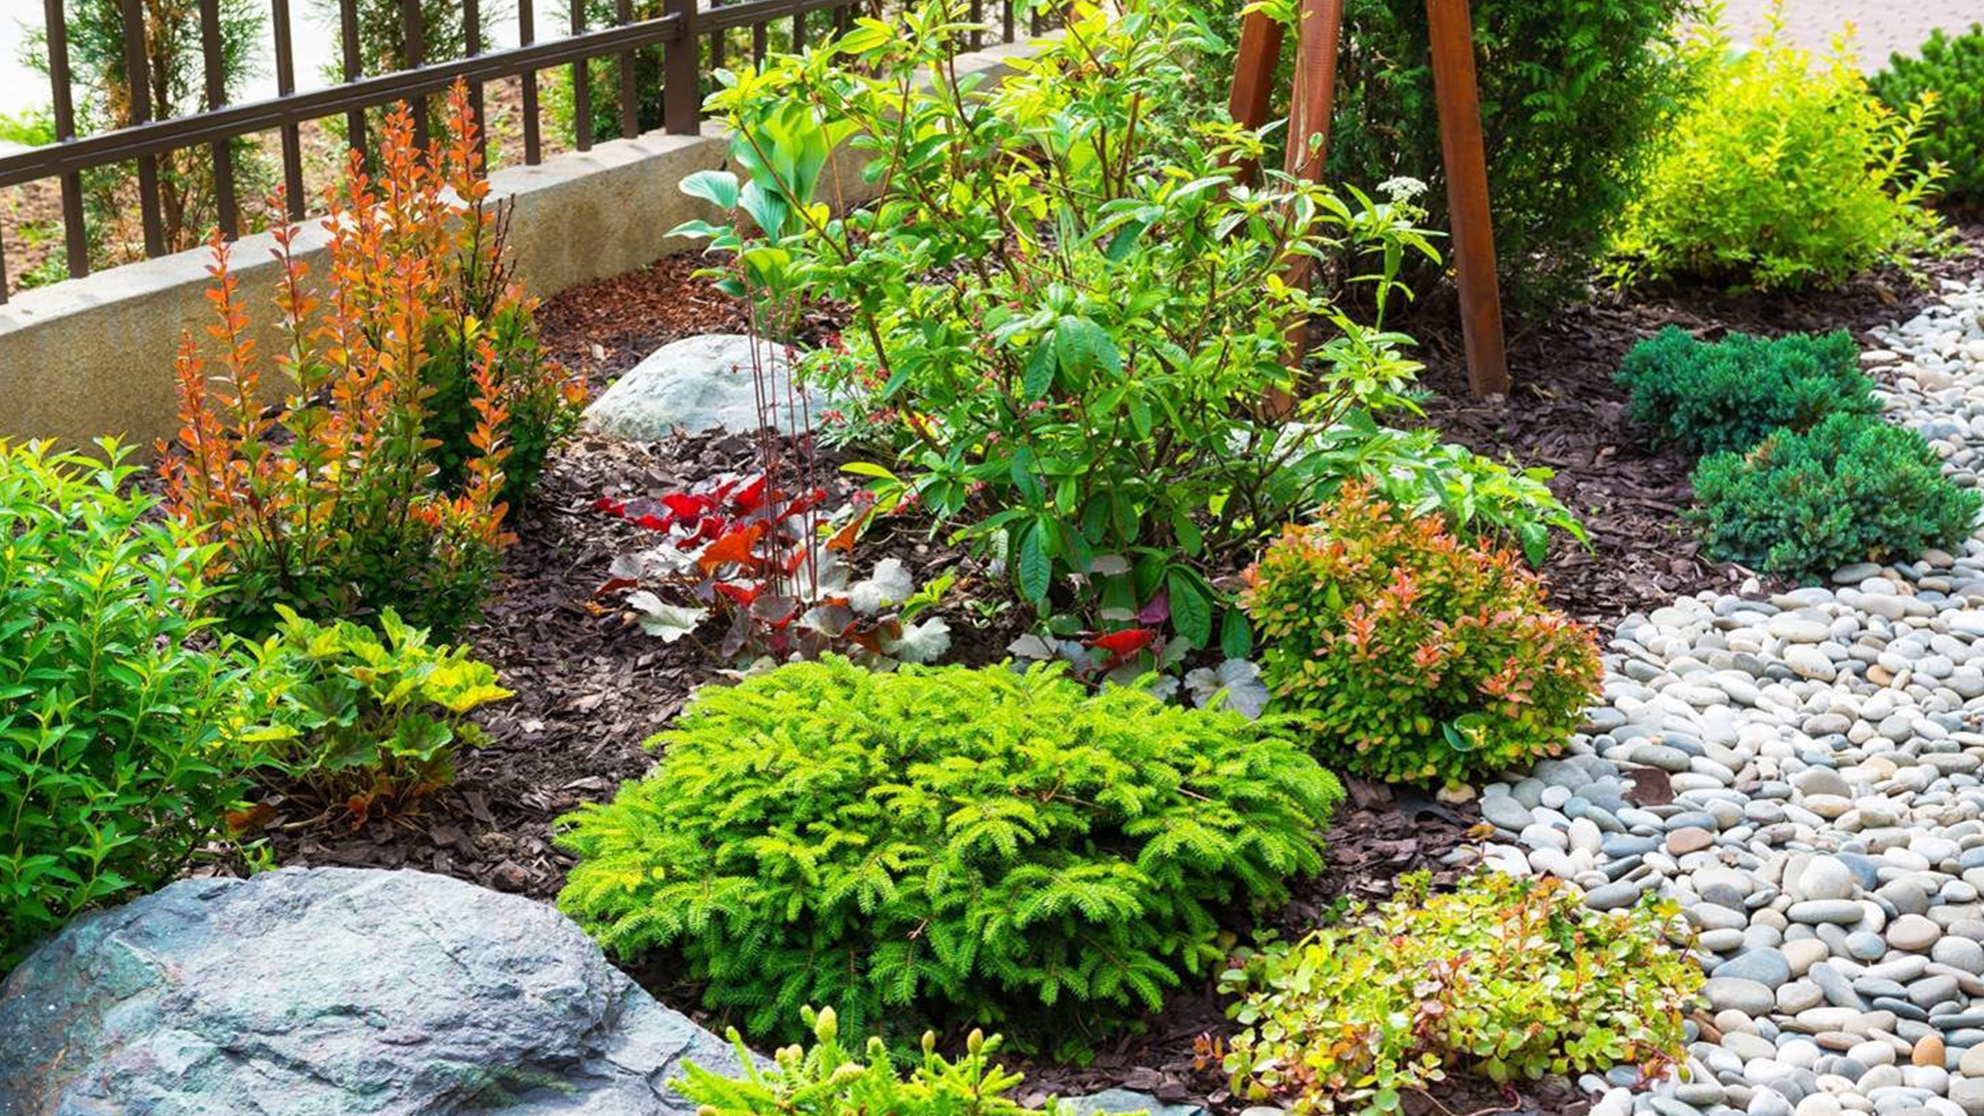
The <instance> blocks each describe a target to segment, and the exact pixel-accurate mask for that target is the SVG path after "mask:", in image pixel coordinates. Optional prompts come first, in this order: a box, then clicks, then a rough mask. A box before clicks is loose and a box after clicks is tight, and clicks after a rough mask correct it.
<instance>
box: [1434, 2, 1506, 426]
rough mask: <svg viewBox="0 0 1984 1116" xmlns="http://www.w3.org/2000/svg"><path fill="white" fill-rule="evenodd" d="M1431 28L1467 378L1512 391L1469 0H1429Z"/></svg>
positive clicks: (1482, 388)
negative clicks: (1503, 325) (1468, 7)
mask: <svg viewBox="0 0 1984 1116" xmlns="http://www.w3.org/2000/svg"><path fill="white" fill-rule="evenodd" d="M1426 27H1427V38H1428V39H1429V41H1430V42H1431V45H1432V53H1433V96H1434V98H1435V100H1436V101H1437V102H1438V104H1439V109H1440V154H1441V159H1442V161H1443V163H1444V164H1445V166H1446V171H1447V211H1448V214H1449V217H1448V221H1449V223H1450V224H1451V225H1452V228H1453V238H1454V280H1455V282H1456V284H1457V285H1458V286H1459V287H1460V327H1461V336H1462V339H1463V341H1464V343H1465V345H1466V348H1467V381H1468V384H1469V386H1471V387H1472V388H1473V389H1474V394H1475V395H1477V396H1482V395H1503V394H1507V392H1508V390H1509V362H1508V353H1507V352H1506V350H1505V349H1504V348H1503V344H1502V298H1501V294H1500V292H1499V291H1498V289H1497V287H1496V282H1495V227H1494V225H1493V223H1492V222H1491V221H1490V219H1489V215H1488V159H1487V155H1486V153H1485V151H1484V150H1483V147H1482V142H1481V103H1480V98H1479V94H1478V93H1477V92H1476V89H1475V74H1474V31H1473V27H1472V23H1471V21H1470V19H1469V18H1468V11H1467V0H1426Z"/></svg>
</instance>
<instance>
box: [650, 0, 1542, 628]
mask: <svg viewBox="0 0 1984 1116" xmlns="http://www.w3.org/2000/svg"><path fill="white" fill-rule="evenodd" d="M964 10H965V6H964V5H962V4H959V3H947V2H944V0H932V2H929V3H924V4H921V5H919V6H917V7H916V8H915V9H914V10H913V11H910V12H908V13H905V14H904V16H903V17H902V19H901V20H900V21H892V22H882V21H878V20H861V21H859V22H858V23H857V25H856V27H855V28H854V29H853V30H852V31H851V32H849V33H848V34H847V35H846V36H844V37H842V38H841V39H840V40H839V41H838V43H837V45H836V46H834V47H832V48H827V49H821V50H818V51H813V52H809V53H808V54H807V55H806V56H805V57H803V58H785V59H780V60H778V61H777V62H775V63H774V64H773V65H771V66H770V67H768V68H767V70H766V71H765V72H764V73H761V74H741V75H730V76H729V77H728V78H727V80H728V81H729V86H728V88H726V89H725V90H723V91H721V92H720V93H718V94H716V95H715V96H713V97H712V98H711V104H712V106H713V107H714V108H715V109H717V110H718V111H719V112H721V113H722V114H723V115H724V116H725V117H727V120H728V123H729V124H730V125H731V127H732V129H733V132H734V134H735V135H736V136H737V137H738V140H737V142H736V144H734V146H733V152H734V154H735V155H736V162H737V163H738V164H739V165H741V166H743V167H744V168H745V169H746V170H747V171H749V172H750V178H749V180H748V181H747V182H744V183H743V184H741V185H740V184H739V181H738V180H737V178H736V177H734V176H732V175H729V174H727V173H726V174H712V175H701V176H697V178H696V179H695V180H694V181H693V182H685V183H684V188H685V189H688V190H691V191H693V192H695V193H697V194H698V196H701V197H704V198H706V199H708V200H710V201H712V202H715V203H716V204H717V205H718V206H719V207H721V208H722V209H723V210H725V211H727V212H729V213H730V214H731V216H732V218H733V224H731V225H730V226H728V227H723V228H716V227H712V226H710V225H707V224H705V223H703V222H694V223H692V224H691V225H688V226H684V228H683V229H681V230H678V231H680V232H687V233H694V234H701V235H707V236H710V237H712V240H713V247H716V248H720V249H726V250H730V251H732V252H734V253H735V257H734V263H733V264H732V267H734V269H735V271H736V273H737V274H736V275H735V276H734V281H735V283H736V288H737V289H738V290H741V291H745V292H748V293H751V294H752V295H753V296H754V297H758V298H760V299H762V300H765V301H768V302H772V303H781V302H784V301H785V300H788V299H791V300H801V299H830V300H834V301H836V302H838V303H839V304H841V305H845V306H847V307H849V311H850V315H851V319H852V320H851V322H850V324H849V325H848V326H847V328H846V329H845V330H844V331H843V333H842V334H841V337H842V339H843V340H844V342H845V345H844V348H842V349H838V350H836V349H831V348H830V349H825V350H821V351H820V352H818V353H815V354H811V355H809V357H808V359H807V361H806V363H805V365H804V367H803V368H802V375H803V376H805V377H807V378H810V379H812V380H813V381H815V382H817V383H819V384H821V385H823V386H824V387H826V388H828V389H829V390H830V391H833V392H837V393H840V394H841V395H842V396H843V398H846V399H848V400H850V406H852V407H856V408H857V409H859V410H860V411H862V412H864V413H866V414H873V415H880V416H884V417H883V418H881V419H878V420H875V421H871V422H867V423H866V424H865V426H866V428H867V429H870V430H871V431H874V432H875V436H876V437H877V439H878V441H879V442H880V443H881V446H880V448H882V449H883V450H884V451H888V452H893V453H895V454H896V455H897V461H896V463H895V468H894V469H890V468H888V467H886V466H881V465H868V464H865V463H864V464H862V465H861V466H859V470H860V471H862V472H864V473H867V474H869V475H872V476H875V477H876V480H875V482H874V485H873V486H872V487H873V488H874V490H875V491H876V492H877V495H878V499H880V500H881V501H882V505H883V507H884V508H887V507H888V506H890V505H892V504H893V503H894V502H896V501H899V500H902V499H916V500H920V501H921V502H922V503H923V504H924V505H925V506H927V507H928V508H929V509H930V510H931V511H933V512H934V513H936V514H937V515H938V516H940V517H942V518H944V519H946V520H949V521H952V522H955V523H957V524H959V526H960V529H961V531H962V534H963V536H964V538H966V539H967V540H969V542H970V543H971V544H973V545H974V546H976V547H977V548H978V549H979V550H980V551H981V552H982V553H985V554H987V555H991V556H994V557H999V558H1003V559H1005V560H1006V563H1007V568H1008V569H1009V570H1010V571H1011V574H1012V577H1013V579H1014V584H1015V586H1016V587H1017V589H1018V590H1019V592H1020V594H1021V596H1023V597H1024V598H1025V599H1026V600H1028V601H1030V602H1033V603H1035V604H1036V605H1039V606H1041V607H1042V608H1043V609H1044V610H1052V609H1055V608H1060V609H1071V608H1072V609H1092V610H1093V611H1094V612H1095V613H1096V614H1097V615H1098V616H1099V617H1101V622H1098V623H1097V624H1096V625H1095V626H1097V627H1100V626H1101V624H1102V622H1110V621H1111V620H1112V618H1113V619H1114V620H1115V621H1118V622H1119V621H1120V618H1121V617H1124V616H1129V615H1134V614H1136V613H1138V612H1139V611H1146V610H1148V611H1152V612H1157V611H1162V612H1163V613H1164V614H1165V615H1166V616H1167V617H1168V620H1169V623H1170V625H1171V627H1172V629H1173V632H1174V634H1175V635H1176V636H1177V637H1179V638H1182V639H1184V640H1187V641H1189V642H1191V643H1192V644H1194V645H1196V646H1199V647H1205V646H1208V645H1209V644H1211V642H1212V641H1213V638H1214V633H1215V632H1225V631H1227V630H1235V631H1242V632H1244V625H1236V624H1229V623H1227V622H1224V621H1223V618H1222V617H1221V615H1220V614H1221V611H1222V609H1223V607H1224V605H1225V603H1226V602H1225V601H1224V600H1223V594H1220V593H1217V592H1215V590H1214V589H1213V587H1212V581H1211V579H1212V578H1213V577H1214V576H1217V575H1218V574H1219V573H1222V572H1224V571H1225V570H1228V569H1231V568H1232V566H1234V565H1236V564H1238V562H1239V561H1241V560H1243V559H1244V556H1245V555H1248V554H1251V553H1252V552H1253V551H1254V550H1255V549H1256V548H1257V547H1258V545H1259V543H1260V542H1261V541H1262V540H1263V539H1265V538H1266V537H1267V536H1268V535H1269V534H1271V533H1272V532H1273V531H1274V529H1275V528H1276V527H1277V526H1278V525H1279V524H1280V523H1282V522H1285V521H1286V520H1287V519H1288V518H1289V517H1290V516H1291V515H1293V514H1294V513H1295V511H1296V510H1297V509H1299V508H1302V507H1307V506H1311V505H1312V504H1313V503H1314V501H1315V500H1317V499H1319V498H1320V496H1321V495H1322V494H1324V493H1327V492H1328V491H1330V490H1332V489H1333V488H1334V487H1335V485H1337V484H1339V483H1341V482H1342V481H1343V480H1344V479H1345V478H1346V477H1347V476H1359V475H1365V474H1367V473H1382V472H1385V471H1387V470H1388V469H1389V468H1390V466H1392V465H1393V464H1399V465H1400V466H1401V469H1402V471H1403V473H1404V475H1421V474H1420V473H1419V472H1418V471H1417V470H1418V466H1419V465H1420V462H1419V461H1418V460H1417V458H1416V456H1415V450H1416V449H1417V447H1418V446H1419V444H1420V443H1417V442H1415V441H1413V440H1412V439H1410V438H1407V437H1405V436H1402V435H1399V434H1398V433H1397V432H1396V431H1392V430H1388V429H1386V428H1385V427H1383V426H1381V425H1379V424H1378V423H1377V422H1376V421H1375V420H1374V419H1373V417H1372V416H1373V415H1374V414H1376V413H1379V412H1385V411H1409V410H1410V409H1411V398H1410V396H1409V394H1408V392H1409V389H1410V386H1411V384H1412V380H1413V377H1414V375H1415V373H1416V371H1417V369H1418V365H1417V364H1415V363H1413V362H1412V361H1410V360H1408V359H1406V358H1405V357H1404V356H1403V355H1402V353H1401V351H1400V350H1401V346H1402V345H1403V344H1405V343H1406V341H1407V339H1406V338H1404V337H1402V336H1400V335H1398V334H1396V333H1391V332H1387V331H1385V329H1384V328H1383V312H1384V308H1385V307H1386V305H1387V304H1388V303H1391V302H1394V301H1396V299H1397V298H1399V297H1402V294H1401V291H1400V289H1399V287H1398V285H1397V283H1396V274H1397V271H1398V268H1399V267H1400V266H1401V264H1402V260H1403V259H1404V258H1405V257H1406V256H1410V255H1413V254H1424V255H1428V256H1431V255H1432V254H1433V253H1432V249H1431V248H1430V247H1429V245H1428V243H1427V241H1426V240H1425V238H1424V237H1423V236H1422V235H1421V234H1420V233H1419V232H1418V231H1417V230H1416V229H1415V228H1414V227H1413V222H1414V220H1415V219H1416V217H1417V215H1418V214H1417V211H1416V210H1414V209H1413V208H1412V207H1411V206H1410V205H1403V204H1400V203H1398V202H1396V201H1376V200H1372V199H1371V198H1368V197H1365V196H1363V195H1347V196H1345V197H1338V196H1336V195H1334V194H1332V193H1330V192H1328V191H1326V190H1324V189H1322V188H1320V187H1317V186H1315V185H1313V184H1309V183H1305V182H1298V181H1294V180H1291V179H1289V178H1288V177H1287V176H1280V175H1274V174H1270V175H1269V176H1267V179H1266V182H1265V184H1264V186H1263V187H1262V188H1260V189H1250V188H1243V187H1236V186H1235V185H1234V184H1233V182H1232V175H1233V173H1234V170H1233V164H1234V163H1235V162H1236V161H1238V160H1240V159H1242V158H1246V157H1257V156H1259V155H1260V154H1261V152H1262V150H1263V147H1262V144H1263V137H1262V135H1261V134H1256V133H1250V132H1247V131H1245V130H1243V129H1240V128H1239V127H1238V126H1236V125H1234V124H1233V123H1232V122H1231V121H1223V120H1220V119H1217V116H1218V114H1207V113H1204V112H1202V111H1185V109H1184V106H1183V105H1181V103H1180V102H1179V100H1178V98H1179V96H1180V93H1179V90H1180V89H1181V88H1182V85H1181V82H1182V80H1183V71H1182V69H1181V67H1180V63H1179V61H1178V59H1179V57H1180V56H1183V55H1189V53H1190V52H1191V50H1192V49H1193V48H1194V46H1195V44H1197V43H1199V42H1200V40H1201V39H1202V37H1203V36H1202V32H1201V29H1200V28H1199V27H1198V25H1197V24H1195V23H1194V22H1192V20H1191V18H1190V13H1189V12H1187V11H1185V10H1183V9H1180V8H1178V7H1176V6H1174V5H1168V4H1160V3H1156V2H1154V0H1131V2H1130V3H1128V4H1125V5H1121V6H1120V11H1119V10H1114V9H1113V8H1111V9H1106V8H1104V7H1102V6H1097V5H1093V4H1089V3H1080V4H1077V5H1076V6H1075V7H1074V8H1073V9H1071V10H1070V12H1069V14H1068V21H1069V22H1068V32H1067V33H1066V35H1065V36H1064V37H1062V38H1060V39H1057V40H1054V41H1052V42H1050V43H1048V44H1047V45H1045V46H1044V47H1043V48H1042V50H1041V51H1040V52H1038V53H1036V54H1034V55H1032V56H1031V57H1030V58H1029V59H1028V60H1027V61H1026V62H1025V63H1024V64H1022V65H1021V66H1020V67H1019V69H1018V72H1017V73H1015V74H1014V75H1013V76H1011V77H1010V78H1009V79H1007V80H1005V81H1003V82H1002V83H1000V84H999V85H998V87H997V88H996V89H991V88H987V87H983V86H979V85H976V84H975V83H972V82H971V81H969V80H968V79H967V80H966V81H965V82H964V83H963V84H960V83H959V80H958V79H957V77H956V70H955V68H954V67H953V66H951V65H950V60H951V57H952V55H953V54H954V52H955V51H956V50H957V49H958V46H959V40H960V38H961V37H962V36H960V35H959V34H957V33H956V31H957V24H956V23H955V22H954V21H955V20H956V19H958V18H959V17H960V16H961V15H962V14H963V12H964ZM924 74H930V75H936V76H937V80H936V83H935V84H934V85H931V84H928V83H925V82H924V81H923V80H922V77H921V76H920V75H924ZM842 140H845V141H846V142H847V143H848V144H849V145H850V146H851V147H853V148H855V149H859V150H864V151H868V152H870V153H871V154H872V155H873V156H874V159H873V162H872V163H871V164H870V165H869V167H868V168H867V169H866V171H865V173H866V175H867V176H868V177H869V178H870V179H871V180H873V181H876V182H877V183H879V184H880V186H881V191H880V196H879V197H878V198H877V199H876V200H875V201H874V202H873V203H872V204H871V205H869V206H867V207H865V208H862V209H858V210H854V211H852V212H849V213H846V214H845V215H837V214H836V213H835V212H834V209H833V207H831V206H829V205H827V204H825V203H824V202H814V201H813V200H812V198H813V195H814V193H815V188H816V186H818V191H819V192H820V193H821V194H822V195H823V196H830V195H831V190H830V189H829V187H831V185H832V183H831V182H823V181H822V179H823V178H824V176H825V173H826V169H827V158H826V157H827V153H828V152H829V151H831V150H833V149H834V147H835V146H836V144H837V143H839V142H840V141H842ZM1016 214H1020V215H1024V217H1023V219H1022V218H1018V217H1016V216H1015V215H1016ZM1326 253H1340V254H1342V255H1343V256H1345V257H1346V258H1349V259H1352V260H1354V261H1355V267H1354V268H1353V269H1352V271H1350V272H1349V273H1348V274H1351V275H1356V276H1359V277H1360V278H1361V279H1362V280H1363V281H1362V282H1360V284H1359V285H1360V287H1362V288H1363V289H1365V290H1367V291H1368V292H1369V296H1370V299H1371V301H1372V303H1373V304H1374V305H1375V307H1376V308H1377V309H1376V312H1375V319H1374V320H1373V321H1371V322H1369V323H1366V322H1363V321H1359V320H1355V319H1353V318H1352V317H1351V315H1350V314H1349V313H1348V312H1347V311H1345V310H1344V309H1343V308H1342V307H1341V306H1338V305H1336V304H1335V303H1333V302H1331V301H1330V300H1329V299H1327V298H1326V297H1323V296H1321V295H1318V294H1313V293H1310V292H1306V291H1303V290H1299V289H1297V288H1295V287H1292V286H1290V285H1288V284H1286V283H1284V282H1282V281H1281V278H1280V275H1281V271H1282V269H1283V268H1284V266H1285V265H1286V262H1287V260H1288V259H1289V258H1290V257H1302V256H1317V255H1323V254H1326ZM726 274H729V272H726ZM1312 319H1313V320H1316V321H1319V322H1320V323H1321V324H1322V326H1323V327H1324V328H1323V329H1322V330H1321V331H1319V333H1320V335H1322V336H1323V337H1324V338H1325V339H1324V340H1323V341H1322V342H1321V343H1320V344H1319V345H1317V346H1316V347H1315V348H1314V349H1313V350H1311V351H1305V352H1304V353H1303V354H1301V355H1303V356H1305V357H1307V358H1308V359H1309V365H1308V370H1307V371H1306V373H1305V374H1304V375H1302V376H1300V377H1297V376H1294V375H1292V374H1291V373H1290V371H1289V364H1290V356H1291V353H1290V351H1289V339H1290V338H1291V337H1303V336H1306V334H1305V333H1304V331H1303V330H1302V329H1301V328H1299V327H1300V326H1302V325H1304V324H1306V323H1308V322H1310V321H1311V320H1312ZM1277 393H1287V395H1288V397H1289V398H1291V400H1292V412H1291V413H1289V414H1287V415H1276V414H1269V413H1267V412H1268V410H1269V409H1268V408H1266V407H1264V406H1263V400H1266V399H1270V398H1275V397H1277ZM1478 465H1479V467H1481V468H1483V469H1488V470H1494V469H1497V468H1498V466H1495V465H1494V464H1493V463H1491V462H1479V463H1478ZM899 474H900V475H899ZM1505 491H1506V494H1507V495H1508V496H1509V497H1511V498H1510V499H1509V500H1507V501H1505V502H1504V503H1502V504H1501V505H1499V506H1501V507H1503V508H1506V509H1509V510H1512V511H1515V512H1516V513H1517V514H1519V515H1527V516H1528V517H1530V518H1531V519H1547V518H1549V517H1551V516H1554V515H1556V514H1558V513H1561V512H1562V511H1563V509H1562V507H1561V505H1558V504H1557V503H1556V501H1555V500H1554V499H1552V498H1551V497H1550V495H1549V492H1548V490H1547V489H1544V488H1543V487H1542V486H1541V485H1535V486H1533V487H1532V486H1521V485H1511V486H1509V487H1508V488H1507V489H1506V490H1505ZM1566 518H1568V517H1567V516H1566ZM1160 597H1162V598H1164V603H1163V605H1159V604H1158V603H1157V602H1158V598H1160ZM1229 614H1230V613H1229ZM1236 639H1237V636H1236Z"/></svg>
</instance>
